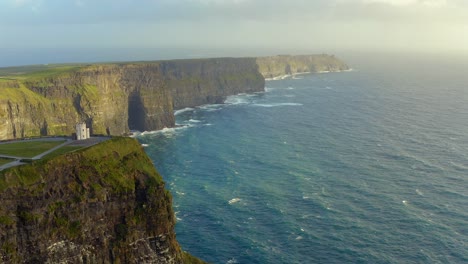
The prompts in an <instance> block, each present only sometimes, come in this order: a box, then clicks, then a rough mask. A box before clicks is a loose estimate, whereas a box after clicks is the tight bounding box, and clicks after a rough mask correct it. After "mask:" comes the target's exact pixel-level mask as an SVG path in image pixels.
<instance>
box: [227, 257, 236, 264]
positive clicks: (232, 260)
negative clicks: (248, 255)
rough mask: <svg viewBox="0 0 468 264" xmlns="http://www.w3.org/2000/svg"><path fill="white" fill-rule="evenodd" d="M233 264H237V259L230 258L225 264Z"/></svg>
mask: <svg viewBox="0 0 468 264" xmlns="http://www.w3.org/2000/svg"><path fill="white" fill-rule="evenodd" d="M235 263H238V262H237V259H235V258H232V259H230V260H228V261H227V262H226V264H235Z"/></svg>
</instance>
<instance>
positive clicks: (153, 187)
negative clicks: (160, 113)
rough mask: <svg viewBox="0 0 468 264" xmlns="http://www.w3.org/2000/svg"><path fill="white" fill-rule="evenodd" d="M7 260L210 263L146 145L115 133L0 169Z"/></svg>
mask: <svg viewBox="0 0 468 264" xmlns="http://www.w3.org/2000/svg"><path fill="white" fill-rule="evenodd" d="M0 200H1V201H2V203H0V262H2V263H203V262H202V261H200V260H198V259H196V258H194V257H192V256H190V255H189V254H188V253H186V252H183V251H182V250H181V248H180V246H179V244H178V243H177V241H176V237H175V232H174V225H175V217H174V212H173V210H172V198H171V195H170V193H169V192H168V191H167V190H165V188H164V182H163V180H162V178H161V176H160V175H159V174H158V172H157V171H156V170H155V168H154V167H153V165H152V163H151V160H150V159H149V158H148V156H147V155H146V154H145V153H144V151H143V149H142V147H141V146H140V144H139V143H138V142H137V141H136V140H134V139H131V138H113V139H110V140H108V141H106V142H103V143H101V144H98V145H95V146H93V147H90V148H86V149H84V150H81V151H76V152H73V153H69V154H65V155H62V156H58V157H56V158H53V159H50V160H41V161H37V162H34V163H32V164H29V165H24V166H19V167H15V168H11V169H8V170H5V171H3V172H1V173H0Z"/></svg>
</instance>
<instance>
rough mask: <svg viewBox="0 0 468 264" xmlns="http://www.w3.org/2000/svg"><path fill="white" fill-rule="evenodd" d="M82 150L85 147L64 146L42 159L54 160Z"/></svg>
mask: <svg viewBox="0 0 468 264" xmlns="http://www.w3.org/2000/svg"><path fill="white" fill-rule="evenodd" d="M82 148H83V147H80V146H63V147H61V148H59V149H57V150H55V151H53V152H51V153H49V154H47V155H45V156H44V157H42V159H53V158H55V157H58V156H60V155H63V154H66V153H70V152H73V151H75V150H78V149H82ZM0 165H1V164H0Z"/></svg>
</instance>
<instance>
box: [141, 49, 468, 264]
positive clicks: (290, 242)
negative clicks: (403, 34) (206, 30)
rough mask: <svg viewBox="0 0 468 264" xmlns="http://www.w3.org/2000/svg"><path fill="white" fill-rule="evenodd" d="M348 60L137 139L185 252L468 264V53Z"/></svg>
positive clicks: (196, 112)
mask: <svg viewBox="0 0 468 264" xmlns="http://www.w3.org/2000/svg"><path fill="white" fill-rule="evenodd" d="M345 59H346V58H345ZM347 62H348V63H349V64H350V66H351V67H352V68H353V71H350V72H341V73H321V74H306V75H297V76H295V77H291V78H286V79H284V80H277V81H267V82H266V91H265V92H264V93H256V94H241V95H237V96H232V97H229V98H228V99H227V100H226V103H225V104H224V105H206V106H202V107H198V108H195V109H185V111H178V112H177V123H178V125H179V127H178V128H176V129H165V130H162V131H157V132H145V133H143V134H141V135H139V136H138V137H137V138H138V139H139V141H140V142H141V143H142V144H148V146H147V147H145V149H146V151H147V153H148V154H149V156H150V157H151V158H152V160H153V161H154V163H155V165H156V167H157V168H158V170H159V172H160V173H161V174H162V175H163V177H164V179H165V181H166V183H167V187H168V188H169V189H170V191H171V192H172V194H173V197H174V210H175V211H176V216H177V220H178V222H177V225H176V232H177V239H178V241H179V242H180V244H181V245H182V247H183V249H184V250H186V251H189V252H190V253H192V254H193V255H196V256H198V257H200V258H202V259H204V260H206V261H208V262H211V263H246V264H247V263H248V264H251V263H468V58H467V59H466V60H462V59H460V58H445V57H419V58H417V57H414V58H410V57H405V56H386V57H378V56H377V57H374V56H370V57H366V56H362V57H360V56H350V57H349V58H348V59H347Z"/></svg>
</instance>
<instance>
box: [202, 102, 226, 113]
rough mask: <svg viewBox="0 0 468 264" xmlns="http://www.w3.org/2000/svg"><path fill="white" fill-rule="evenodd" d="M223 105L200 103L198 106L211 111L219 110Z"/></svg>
mask: <svg viewBox="0 0 468 264" xmlns="http://www.w3.org/2000/svg"><path fill="white" fill-rule="evenodd" d="M223 106H224V105H223V104H206V105H201V106H199V107H198V108H199V109H202V110H204V111H207V112H212V111H218V110H220V109H221V108H222V107H223Z"/></svg>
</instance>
